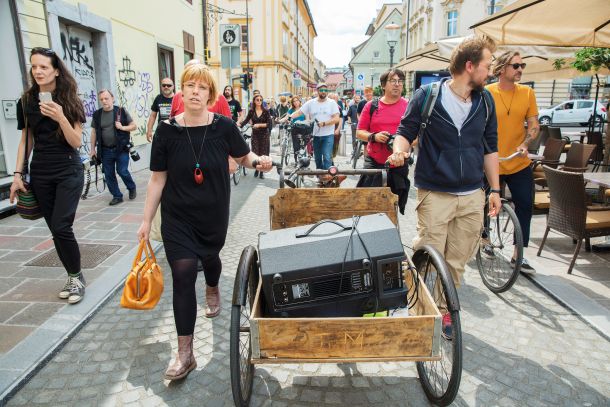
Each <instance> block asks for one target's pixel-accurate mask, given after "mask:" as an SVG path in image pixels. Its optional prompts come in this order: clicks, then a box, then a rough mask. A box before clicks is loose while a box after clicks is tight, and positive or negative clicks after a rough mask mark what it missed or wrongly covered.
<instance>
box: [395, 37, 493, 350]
mask: <svg viewBox="0 0 610 407" xmlns="http://www.w3.org/2000/svg"><path fill="white" fill-rule="evenodd" d="M495 48H496V47H495V44H494V42H493V41H492V40H490V39H487V38H484V37H474V38H468V39H466V40H464V41H463V42H462V43H461V44H460V45H459V46H458V47H457V48H456V49H455V50H454V51H453V54H452V56H451V60H450V64H449V71H450V72H451V78H446V79H443V80H442V81H441V83H440V84H439V86H438V91H439V92H438V97H437V99H436V101H435V104H434V108H433V109H432V111H431V114H430V116H429V118H428V120H427V123H426V126H425V128H423V132H422V134H421V137H420V140H419V154H418V158H417V164H416V167H415V186H416V187H417V206H416V210H417V232H418V237H417V238H416V239H415V241H414V248H415V249H418V248H419V247H421V246H423V245H425V244H428V245H431V246H433V247H434V248H436V249H437V250H438V251H439V252H440V253H441V254H442V255H443V256H444V258H445V261H446V262H447V265H448V266H449V271H450V272H451V275H452V277H453V281H454V283H455V285H456V287H459V285H460V279H461V276H462V274H463V273H464V267H465V265H466V262H467V261H468V260H469V259H470V258H471V256H472V254H473V252H474V250H475V248H476V247H477V244H478V242H479V239H480V236H481V227H482V225H483V207H484V205H485V192H484V190H483V189H482V188H483V177H484V176H486V177H487V180H488V182H489V185H490V186H491V191H492V192H491V194H490V198H489V214H490V216H495V215H496V214H497V212H498V210H499V208H500V195H499V193H500V184H499V175H498V174H499V168H498V149H497V143H498V131H497V120H496V114H495V105H494V103H493V98H491V97H489V95H487V96H485V95H484V92H487V91H486V90H484V86H485V83H486V81H487V77H488V75H489V73H490V67H491V64H492V53H493V52H494V51H495ZM427 86H430V85H427ZM427 90H428V89H427V88H425V89H424V88H420V89H418V90H417V91H416V92H415V94H414V95H413V98H412V99H411V101H410V103H409V107H408V108H407V112H406V113H405V116H404V117H403V118H402V120H401V124H400V126H399V127H398V130H397V137H396V139H395V141H394V146H393V154H392V155H391V156H390V157H389V159H388V161H389V162H390V164H393V165H396V166H400V165H404V160H405V159H406V158H408V153H407V152H408V151H409V148H410V145H411V143H413V141H414V140H415V139H416V138H417V136H418V133H419V132H420V128H422V126H421V122H422V113H423V108H424V105H425V99H426V94H427V93H429V92H427ZM437 285H438V286H440V284H437ZM438 294H439V293H435V298H439V297H437V296H436V295H438ZM443 307H444V308H445V309H441V312H442V313H443V314H444V315H443V323H442V328H443V335H444V336H445V337H446V338H448V339H450V338H451V337H452V330H451V316H450V314H449V312H448V310H447V309H446V308H447V307H446V304H444V303H442V304H441V308H443Z"/></svg>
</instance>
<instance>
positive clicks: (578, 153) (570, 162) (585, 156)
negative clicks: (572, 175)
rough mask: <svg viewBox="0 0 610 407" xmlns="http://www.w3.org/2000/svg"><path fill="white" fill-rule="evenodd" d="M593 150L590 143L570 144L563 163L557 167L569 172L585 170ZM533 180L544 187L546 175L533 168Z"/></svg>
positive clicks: (593, 147)
mask: <svg viewBox="0 0 610 407" xmlns="http://www.w3.org/2000/svg"><path fill="white" fill-rule="evenodd" d="M593 150H595V146H594V145H592V144H581V143H574V144H572V148H571V149H570V151H568V154H567V155H566V161H565V163H563V164H561V166H560V167H559V168H560V169H562V170H564V171H570V172H585V171H586V170H587V169H588V166H589V159H590V158H591V155H592V154H593ZM543 164H545V163H543ZM549 167H556V165H549ZM534 180H535V181H534V182H535V183H536V185H540V186H543V187H546V175H545V174H544V172H542V173H541V172H540V171H536V170H534Z"/></svg>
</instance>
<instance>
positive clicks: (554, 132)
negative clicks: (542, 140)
mask: <svg viewBox="0 0 610 407" xmlns="http://www.w3.org/2000/svg"><path fill="white" fill-rule="evenodd" d="M549 138H553V139H555V140H564V141H565V142H566V143H565V145H564V146H563V152H564V153H567V152H568V151H570V148H572V140H570V138H569V137H568V136H562V135H561V128H560V127H553V126H549Z"/></svg>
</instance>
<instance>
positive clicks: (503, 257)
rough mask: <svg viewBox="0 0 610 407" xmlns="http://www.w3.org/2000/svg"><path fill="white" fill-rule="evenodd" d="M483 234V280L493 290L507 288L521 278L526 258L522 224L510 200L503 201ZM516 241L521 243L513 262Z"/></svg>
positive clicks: (479, 263) (480, 264) (479, 259)
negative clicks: (512, 262)
mask: <svg viewBox="0 0 610 407" xmlns="http://www.w3.org/2000/svg"><path fill="white" fill-rule="evenodd" d="M483 236H484V238H483V239H482V240H481V244H480V245H479V250H478V252H477V267H478V268H479V274H481V278H482V279H483V284H485V286H486V287H487V288H489V289H490V290H491V291H492V292H494V293H501V292H504V291H506V290H508V289H510V288H511V287H512V286H513V284H515V281H517V277H519V272H520V271H521V259H523V234H522V233H521V226H520V225H519V219H517V215H516V214H515V211H514V210H513V208H512V207H511V206H510V204H509V203H508V202H503V203H502V208H501V209H500V213H499V214H498V216H496V217H495V218H491V219H490V220H489V226H488V227H484V230H483ZM485 237H486V238H485ZM513 245H515V246H517V256H516V258H515V262H514V264H511V259H512V257H513Z"/></svg>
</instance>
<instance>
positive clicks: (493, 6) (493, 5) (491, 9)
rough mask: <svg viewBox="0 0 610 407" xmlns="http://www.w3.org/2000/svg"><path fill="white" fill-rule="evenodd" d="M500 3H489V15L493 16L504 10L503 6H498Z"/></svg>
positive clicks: (494, 0) (494, 1)
mask: <svg viewBox="0 0 610 407" xmlns="http://www.w3.org/2000/svg"><path fill="white" fill-rule="evenodd" d="M497 2H498V1H497V0H491V1H489V3H488V5H487V14H489V15H491V14H493V13H497V12H498V11H500V10H502V6H501V5H497V4H496V3H497Z"/></svg>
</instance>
